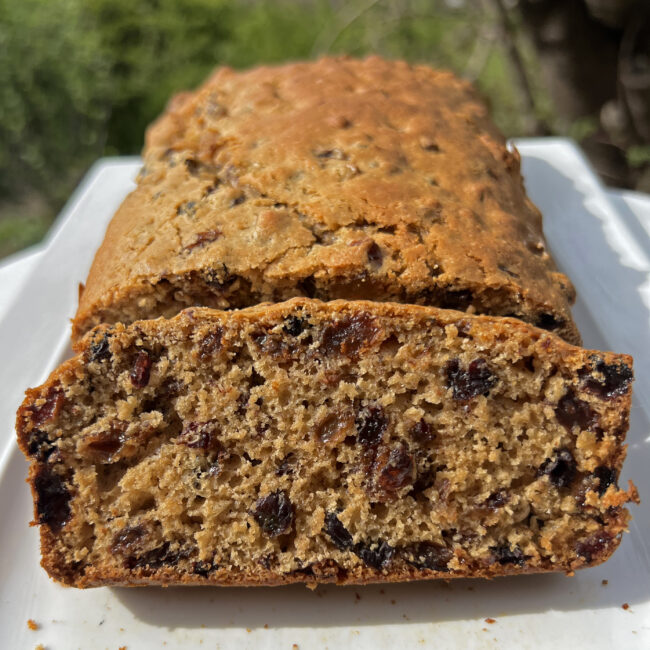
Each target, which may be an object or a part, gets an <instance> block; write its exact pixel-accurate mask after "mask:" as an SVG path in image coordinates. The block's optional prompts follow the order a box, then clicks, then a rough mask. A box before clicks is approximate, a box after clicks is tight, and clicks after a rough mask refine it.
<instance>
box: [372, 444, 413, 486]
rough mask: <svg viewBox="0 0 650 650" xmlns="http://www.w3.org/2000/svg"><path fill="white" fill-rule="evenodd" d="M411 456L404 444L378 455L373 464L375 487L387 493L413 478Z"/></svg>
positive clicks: (411, 480) (410, 481)
mask: <svg viewBox="0 0 650 650" xmlns="http://www.w3.org/2000/svg"><path fill="white" fill-rule="evenodd" d="M414 470H415V467H414V464H413V457H412V456H411V454H409V453H408V449H407V448H406V446H405V445H399V446H397V447H394V448H393V449H391V450H390V452H388V451H386V453H385V454H382V455H380V457H378V459H377V461H376V464H375V472H376V479H375V480H376V484H377V487H379V488H380V489H382V490H384V491H385V492H388V493H393V492H397V491H398V490H400V489H401V488H403V487H405V486H406V485H409V484H410V483H412V482H413V479H414V478H415V473H414Z"/></svg>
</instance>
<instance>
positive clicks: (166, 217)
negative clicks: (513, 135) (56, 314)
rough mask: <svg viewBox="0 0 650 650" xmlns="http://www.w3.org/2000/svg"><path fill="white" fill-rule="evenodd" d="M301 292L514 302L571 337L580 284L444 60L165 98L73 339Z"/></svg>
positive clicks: (509, 158)
mask: <svg viewBox="0 0 650 650" xmlns="http://www.w3.org/2000/svg"><path fill="white" fill-rule="evenodd" d="M295 296H307V297H310V298H318V299H321V300H333V299H337V298H342V299H369V300H377V301H395V302H403V303H412V304H426V305H433V306H439V307H447V308H454V309H459V310H462V311H468V312H472V313H481V314H492V315H501V316H516V317H518V318H521V319H523V320H525V321H527V322H529V323H532V324H534V325H537V326H540V327H542V328H544V329H547V330H551V331H553V332H556V333H557V334H559V335H560V336H562V337H564V338H565V339H566V340H568V341H569V342H572V343H578V342H579V334H578V332H577V329H576V327H575V325H574V323H573V321H572V319H571V314H570V311H569V305H570V303H571V302H572V301H573V299H574V290H573V287H572V286H571V284H570V282H569V281H568V280H567V278H566V277H565V276H564V275H562V274H561V273H559V272H558V271H557V269H556V267H555V265H554V263H553V261H552V260H551V258H550V257H549V254H548V252H547V250H546V245H545V243H544V238H543V235H542V223H541V215H540V213H539V212H538V210H537V209H536V208H535V207H534V206H533V205H532V203H531V202H530V201H529V200H528V198H527V197H526V194H525V191H524V188H523V184H522V178H521V175H520V172H519V157H518V154H517V152H516V151H509V150H508V149H507V148H506V145H505V141H504V139H503V137H502V135H501V134H500V133H499V132H498V130H497V129H496V127H495V126H494V125H493V123H492V122H491V120H490V119H489V117H488V115H487V110H486V108H485V106H484V105H483V103H482V102H481V101H480V100H479V99H478V98H477V95H476V94H475V93H474V91H473V90H472V88H471V86H470V85H469V84H467V83H466V82H463V81H460V80H459V79H457V78H455V77H454V76H453V75H452V74H450V73H447V72H439V71H434V70H431V69H430V68H427V67H425V66H409V65H407V64H406V63H403V62H390V61H384V60H381V59H379V58H369V59H366V60H363V61H358V60H352V59H323V60H321V61H318V62H316V63H296V64H291V65H285V66H282V67H276V68H273V67H265V68H257V69H254V70H250V71H248V72H233V71H232V70H229V69H221V70H219V71H218V72H217V73H216V74H215V75H214V76H213V77H212V78H211V79H210V80H209V81H208V82H207V83H206V84H205V85H204V86H203V87H202V88H200V89H199V90H198V91H197V92H195V93H193V94H184V95H182V96H180V97H179V98H177V99H176V100H175V101H173V102H172V103H171V105H170V107H169V109H168V110H167V112H166V113H165V114H164V115H163V116H162V117H161V118H160V119H159V121H158V122H157V123H156V124H154V125H153V126H152V127H151V128H150V130H149V132H148V135H147V139H146V146H145V150H144V167H143V169H142V172H141V174H140V177H139V180H138V185H137V189H136V190H135V191H134V192H133V193H132V194H131V195H130V196H128V198H127V199H126V200H125V201H124V203H123V205H122V206H121V207H120V209H119V211H118V212H117V214H116V215H115V217H114V219H113V221H112V222H111V224H110V226H109V228H108V231H107V233H106V238H105V240H104V243H103V244H102V246H101V248H100V249H99V251H98V253H97V256H96V258H95V261H94V264H93V266H92V269H91V271H90V274H89V276H88V280H87V282H86V286H85V290H84V291H83V294H82V295H81V299H80V305H79V310H78V313H77V315H76V318H75V320H74V329H73V331H74V334H73V338H78V337H80V336H81V335H82V334H83V333H84V332H86V331H87V330H88V329H90V328H91V327H93V326H95V325H98V324H100V323H102V322H106V323H114V322H123V323H130V322H133V321H135V320H138V319H144V318H156V317H158V316H165V317H170V316H173V315H175V314H176V313H178V312H179V311H180V310H181V309H183V308H185V307H190V306H200V305H202V306H207V307H215V308H219V309H229V308H233V307H234V308H241V307H246V306H250V305H253V304H256V303H260V302H263V301H271V302H279V301H282V300H285V299H288V298H291V297H295Z"/></svg>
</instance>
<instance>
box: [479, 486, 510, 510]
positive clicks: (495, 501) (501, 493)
mask: <svg viewBox="0 0 650 650" xmlns="http://www.w3.org/2000/svg"><path fill="white" fill-rule="evenodd" d="M508 501H510V495H509V494H508V492H507V491H506V490H498V491H497V492H493V493H492V494H491V495H490V496H489V497H488V498H487V499H486V501H485V505H486V506H487V507H488V508H493V509H495V510H496V509H497V508H503V506H505V505H506V503H508Z"/></svg>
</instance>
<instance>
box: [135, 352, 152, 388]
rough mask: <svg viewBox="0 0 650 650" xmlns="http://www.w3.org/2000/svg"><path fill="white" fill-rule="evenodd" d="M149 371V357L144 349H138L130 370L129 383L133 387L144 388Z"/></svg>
mask: <svg viewBox="0 0 650 650" xmlns="http://www.w3.org/2000/svg"><path fill="white" fill-rule="evenodd" d="M150 372H151V358H150V357H149V353H148V352H147V351H146V350H138V355H137V356H136V358H135V363H134V364H133V369H132V370H131V383H132V384H133V386H135V388H144V387H145V386H146V385H147V384H148V383H149V374H150Z"/></svg>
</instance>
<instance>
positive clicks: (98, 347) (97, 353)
mask: <svg viewBox="0 0 650 650" xmlns="http://www.w3.org/2000/svg"><path fill="white" fill-rule="evenodd" d="M110 356H111V349H110V341H109V336H108V334H106V333H104V334H103V335H102V336H101V337H100V338H98V339H95V340H94V341H93V342H92V343H91V344H90V349H89V351H88V358H89V360H90V361H104V360H106V359H109V358H110Z"/></svg>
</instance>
